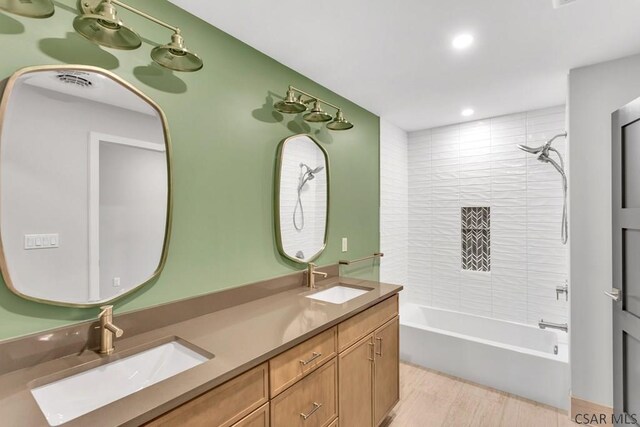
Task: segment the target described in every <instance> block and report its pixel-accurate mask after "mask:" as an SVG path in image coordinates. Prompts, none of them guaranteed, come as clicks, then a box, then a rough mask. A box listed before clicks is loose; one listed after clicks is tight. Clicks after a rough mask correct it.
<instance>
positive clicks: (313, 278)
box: [307, 262, 327, 289]
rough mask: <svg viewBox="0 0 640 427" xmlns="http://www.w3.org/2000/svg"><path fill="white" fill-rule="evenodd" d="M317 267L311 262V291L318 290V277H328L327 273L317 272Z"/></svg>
mask: <svg viewBox="0 0 640 427" xmlns="http://www.w3.org/2000/svg"><path fill="white" fill-rule="evenodd" d="M316 267H318V266H317V265H315V264H314V263H312V262H310V263H309V264H308V265H307V286H309V289H315V288H316V275H318V276H322V277H325V278H326V277H327V273H323V272H322V271H316Z"/></svg>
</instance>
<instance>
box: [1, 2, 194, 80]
mask: <svg viewBox="0 0 640 427" xmlns="http://www.w3.org/2000/svg"><path fill="white" fill-rule="evenodd" d="M116 6H117V7H122V8H123V9H126V10H128V11H130V12H133V13H135V14H136V15H139V16H142V17H143V18H145V19H148V20H149V21H151V22H154V23H156V24H158V25H161V26H163V27H165V28H168V29H169V30H171V31H173V35H172V36H171V42H169V43H168V44H165V45H162V46H156V47H154V48H153V49H152V50H151V59H153V61H155V62H156V63H157V64H159V65H161V66H163V67H165V68H168V69H170V70H174V71H198V70H199V69H201V68H202V66H203V63H202V60H201V59H200V58H199V57H198V55H196V54H195V53H193V52H191V51H189V49H187V48H186V46H185V44H184V39H183V37H182V34H181V31H180V28H178V27H174V26H173V25H170V24H167V23H166V22H164V21H161V20H160V19H157V18H155V17H153V16H151V15H149V14H148V13H145V12H143V11H141V10H139V9H136V8H135V7H133V6H129V5H128V4H126V3H123V2H121V1H119V0H81V1H80V10H81V12H82V13H81V14H80V15H78V16H77V17H76V18H75V19H74V20H73V28H74V29H75V30H76V31H77V32H78V33H79V34H81V35H82V36H84V37H86V38H87V39H89V40H91V41H92V42H94V43H96V44H99V45H101V46H105V47H110V48H114V49H123V50H132V49H137V48H139V47H140V46H141V45H142V40H141V39H140V36H139V35H138V34H137V33H136V32H135V31H134V30H132V29H131V28H130V27H128V26H126V25H125V24H124V23H123V22H122V20H120V18H118V12H117V9H116ZM0 9H1V10H4V11H7V12H11V13H15V14H16V15H21V16H26V17H29V18H48V17H50V16H52V15H53V14H54V12H55V7H54V4H53V1H52V0H29V1H21V0H0Z"/></svg>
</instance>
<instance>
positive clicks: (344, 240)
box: [342, 237, 349, 252]
mask: <svg viewBox="0 0 640 427" xmlns="http://www.w3.org/2000/svg"><path fill="white" fill-rule="evenodd" d="M348 250H349V241H348V239H347V238H346V237H343V238H342V252H347V251H348Z"/></svg>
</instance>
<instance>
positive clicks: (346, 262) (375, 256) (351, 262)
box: [338, 252, 384, 265]
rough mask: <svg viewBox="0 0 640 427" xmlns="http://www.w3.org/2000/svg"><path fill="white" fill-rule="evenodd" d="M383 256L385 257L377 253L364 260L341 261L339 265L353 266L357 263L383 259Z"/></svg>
mask: <svg viewBox="0 0 640 427" xmlns="http://www.w3.org/2000/svg"><path fill="white" fill-rule="evenodd" d="M383 256H384V254H383V253H382V252H376V253H375V254H373V255H370V256H366V257H364V258H358V259H354V260H351V261H345V260H341V261H338V263H339V264H340V265H350V264H353V263H356V262H360V261H366V260H368V259H372V258H382V257H383Z"/></svg>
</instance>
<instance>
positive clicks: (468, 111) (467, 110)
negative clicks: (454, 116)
mask: <svg viewBox="0 0 640 427" xmlns="http://www.w3.org/2000/svg"><path fill="white" fill-rule="evenodd" d="M473 113H475V111H473V108H465V109H464V110H462V112H461V113H460V114H462V115H463V116H464V117H469V116H473Z"/></svg>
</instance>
